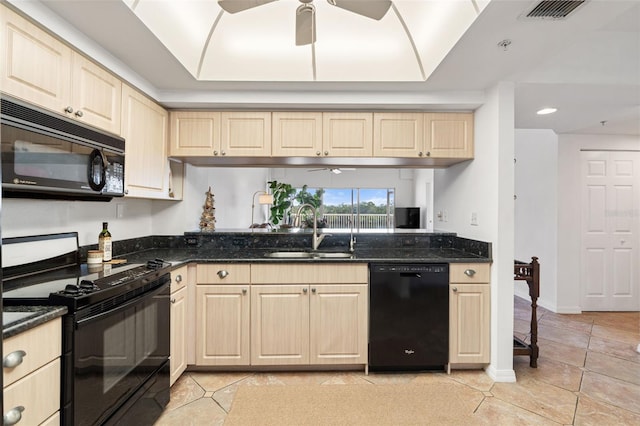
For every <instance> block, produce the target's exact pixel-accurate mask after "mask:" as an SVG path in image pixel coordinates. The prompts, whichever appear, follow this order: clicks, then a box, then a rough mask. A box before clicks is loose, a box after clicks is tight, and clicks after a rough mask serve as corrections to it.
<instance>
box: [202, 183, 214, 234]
mask: <svg viewBox="0 0 640 426" xmlns="http://www.w3.org/2000/svg"><path fill="white" fill-rule="evenodd" d="M205 194H206V198H205V201H204V206H202V216H200V231H202V232H213V231H215V230H216V208H215V207H214V206H213V204H214V202H213V193H212V192H211V187H209V190H208V191H207V192H206V193H205Z"/></svg>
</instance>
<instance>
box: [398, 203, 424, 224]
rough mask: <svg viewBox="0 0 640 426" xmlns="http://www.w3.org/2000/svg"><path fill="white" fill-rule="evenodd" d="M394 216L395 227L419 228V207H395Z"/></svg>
mask: <svg viewBox="0 0 640 426" xmlns="http://www.w3.org/2000/svg"><path fill="white" fill-rule="evenodd" d="M394 217H395V226H396V228H411V229H417V228H420V207H396V208H395V211H394Z"/></svg>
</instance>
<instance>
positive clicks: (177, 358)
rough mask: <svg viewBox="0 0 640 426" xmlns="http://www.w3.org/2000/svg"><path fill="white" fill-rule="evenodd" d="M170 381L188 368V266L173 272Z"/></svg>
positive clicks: (172, 381)
mask: <svg viewBox="0 0 640 426" xmlns="http://www.w3.org/2000/svg"><path fill="white" fill-rule="evenodd" d="M170 300H171V359H170V362H169V365H170V375H169V378H170V383H171V386H173V384H174V383H175V381H176V380H178V378H179V377H180V375H181V374H182V373H183V372H184V371H185V370H186V369H187V266H183V267H181V268H179V269H176V270H175V271H172V272H171V299H170Z"/></svg>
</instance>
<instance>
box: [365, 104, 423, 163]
mask: <svg viewBox="0 0 640 426" xmlns="http://www.w3.org/2000/svg"><path fill="white" fill-rule="evenodd" d="M423 126H424V114H423V113H393V112H389V113H374V114H373V155H374V156H375V157H407V158H417V157H422V156H423V155H424V142H423Z"/></svg>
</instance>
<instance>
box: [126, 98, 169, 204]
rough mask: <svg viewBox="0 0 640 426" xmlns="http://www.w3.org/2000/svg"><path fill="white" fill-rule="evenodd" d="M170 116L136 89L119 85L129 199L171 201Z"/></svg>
mask: <svg viewBox="0 0 640 426" xmlns="http://www.w3.org/2000/svg"><path fill="white" fill-rule="evenodd" d="M168 121H169V114H168V113H167V111H166V110H165V109H164V108H162V107H161V106H160V105H158V104H156V103H155V102H153V101H152V100H151V99H149V98H147V97H146V96H144V95H143V94H141V93H139V92H138V91H136V90H135V89H133V88H131V87H129V86H127V85H123V86H122V136H123V137H124V138H125V140H126V144H125V150H126V161H125V191H126V195H127V196H129V197H139V198H157V199H170V197H169V184H168V177H169V172H168V164H167V163H168V161H167V140H168V135H167V131H168Z"/></svg>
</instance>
